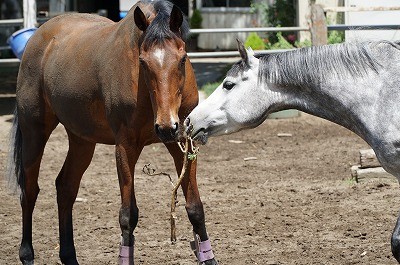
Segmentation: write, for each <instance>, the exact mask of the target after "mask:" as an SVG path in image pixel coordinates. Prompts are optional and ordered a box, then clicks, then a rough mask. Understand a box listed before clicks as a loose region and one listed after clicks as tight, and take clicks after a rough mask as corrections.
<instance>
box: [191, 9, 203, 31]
mask: <svg viewBox="0 0 400 265" xmlns="http://www.w3.org/2000/svg"><path fill="white" fill-rule="evenodd" d="M202 22H203V16H202V15H201V13H200V11H199V10H198V9H195V10H193V14H192V17H191V18H190V21H189V25H190V28H192V29H200V28H201V23H202Z"/></svg>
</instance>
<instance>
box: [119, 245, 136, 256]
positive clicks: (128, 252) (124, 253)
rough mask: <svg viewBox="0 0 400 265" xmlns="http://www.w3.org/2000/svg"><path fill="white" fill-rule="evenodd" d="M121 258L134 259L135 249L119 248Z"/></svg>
mask: <svg viewBox="0 0 400 265" xmlns="http://www.w3.org/2000/svg"><path fill="white" fill-rule="evenodd" d="M119 256H120V257H121V258H129V257H133V247H128V246H119Z"/></svg>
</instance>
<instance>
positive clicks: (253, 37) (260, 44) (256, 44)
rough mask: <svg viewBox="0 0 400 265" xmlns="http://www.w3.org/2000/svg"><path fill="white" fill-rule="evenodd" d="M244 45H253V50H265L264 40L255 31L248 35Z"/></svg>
mask: <svg viewBox="0 0 400 265" xmlns="http://www.w3.org/2000/svg"><path fill="white" fill-rule="evenodd" d="M244 46H245V47H246V48H247V47H251V48H252V49H253V50H263V49H265V43H264V40H263V39H262V38H261V37H260V36H259V35H258V34H257V33H255V32H252V33H250V34H249V36H247V39H246V41H245V42H244Z"/></svg>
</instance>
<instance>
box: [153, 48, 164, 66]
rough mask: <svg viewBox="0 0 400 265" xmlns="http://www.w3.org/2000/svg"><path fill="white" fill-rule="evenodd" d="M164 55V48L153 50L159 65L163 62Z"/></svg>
mask: <svg viewBox="0 0 400 265" xmlns="http://www.w3.org/2000/svg"><path fill="white" fill-rule="evenodd" d="M164 55H165V51H164V50H161V49H157V50H155V51H154V56H155V57H156V58H157V60H158V62H159V63H160V65H161V66H162V65H163V64H164Z"/></svg>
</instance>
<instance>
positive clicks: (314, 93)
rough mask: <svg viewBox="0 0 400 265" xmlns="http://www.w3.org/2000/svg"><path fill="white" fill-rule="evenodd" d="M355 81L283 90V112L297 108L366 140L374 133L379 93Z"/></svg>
mask: <svg viewBox="0 0 400 265" xmlns="http://www.w3.org/2000/svg"><path fill="white" fill-rule="evenodd" d="M368 82H369V81H365V82H364V83H357V82H355V81H354V80H351V81H343V80H340V81H337V80H332V81H330V82H326V83H316V84H309V85H305V86H303V87H300V88H299V87H290V86H285V87H284V88H281V89H282V90H283V91H285V93H283V94H282V101H283V104H282V103H280V104H282V105H281V106H283V107H282V108H283V109H287V108H295V109H299V110H301V111H304V112H307V113H309V114H312V115H314V116H318V117H320V118H323V119H327V120H329V121H332V122H334V123H336V124H339V125H341V126H343V127H345V128H347V129H349V130H351V131H353V132H355V133H356V134H358V135H360V136H361V137H362V138H364V139H365V138H366V137H367V135H368V134H370V133H371V131H370V130H371V128H370V127H371V124H372V123H371V119H372V118H374V117H373V116H374V114H371V113H374V108H375V107H376V106H374V104H375V103H376V100H377V97H378V96H379V93H378V92H377V91H373V88H372V87H371V86H369V87H366V84H367V83H368Z"/></svg>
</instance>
